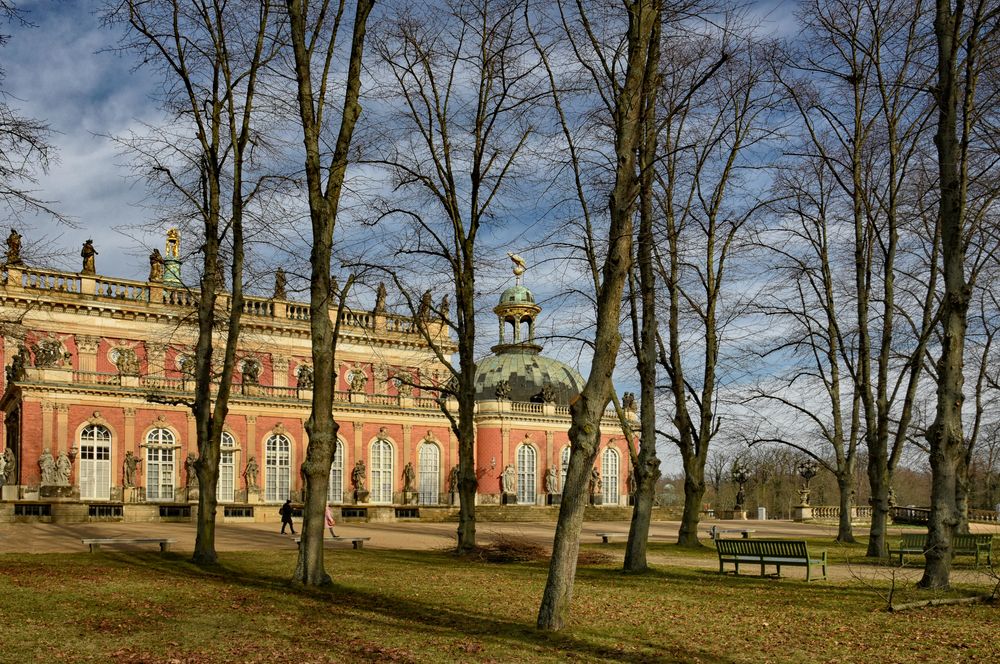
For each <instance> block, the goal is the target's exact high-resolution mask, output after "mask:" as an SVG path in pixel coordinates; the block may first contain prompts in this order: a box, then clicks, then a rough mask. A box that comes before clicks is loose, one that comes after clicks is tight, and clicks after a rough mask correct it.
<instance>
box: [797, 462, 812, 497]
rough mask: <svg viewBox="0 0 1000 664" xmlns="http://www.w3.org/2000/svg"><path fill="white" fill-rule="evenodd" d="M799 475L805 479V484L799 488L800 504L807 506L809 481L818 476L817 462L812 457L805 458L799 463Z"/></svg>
mask: <svg viewBox="0 0 1000 664" xmlns="http://www.w3.org/2000/svg"><path fill="white" fill-rule="evenodd" d="M797 469H798V471H799V477H801V478H802V479H803V480H805V485H804V486H803V487H802V488H801V489H800V490H799V498H801V500H800V502H799V505H800V506H803V507H806V506H808V505H809V481H810V480H812V478H814V477H816V472H817V467H816V462H815V461H813V460H812V459H803V460H802V461H800V462H799V465H798V468H797Z"/></svg>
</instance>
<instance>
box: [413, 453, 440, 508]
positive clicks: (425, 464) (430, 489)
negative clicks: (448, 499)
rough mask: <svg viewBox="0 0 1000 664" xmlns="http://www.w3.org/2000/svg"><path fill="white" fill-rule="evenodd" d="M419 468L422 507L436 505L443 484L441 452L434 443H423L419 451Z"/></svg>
mask: <svg viewBox="0 0 1000 664" xmlns="http://www.w3.org/2000/svg"><path fill="white" fill-rule="evenodd" d="M417 466H418V467H419V469H420V474H419V479H418V480H417V481H418V482H419V483H420V484H419V487H418V488H419V489H420V504H421V505H436V504H437V501H438V489H439V488H440V487H439V485H440V483H441V451H440V450H439V449H438V446H437V445H435V444H434V443H421V444H420V449H418V450H417Z"/></svg>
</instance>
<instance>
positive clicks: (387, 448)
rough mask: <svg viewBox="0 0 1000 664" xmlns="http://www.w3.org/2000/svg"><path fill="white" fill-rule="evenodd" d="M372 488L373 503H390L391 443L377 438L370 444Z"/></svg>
mask: <svg viewBox="0 0 1000 664" xmlns="http://www.w3.org/2000/svg"><path fill="white" fill-rule="evenodd" d="M371 462H372V463H371V466H372V470H371V473H372V486H371V499H372V502H373V503H391V502H392V443H390V442H389V441H388V440H385V439H384V438H377V439H376V440H375V442H374V443H372V455H371Z"/></svg>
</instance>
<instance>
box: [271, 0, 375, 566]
mask: <svg viewBox="0 0 1000 664" xmlns="http://www.w3.org/2000/svg"><path fill="white" fill-rule="evenodd" d="M287 2H288V17H289V26H290V41H291V47H292V52H293V54H294V67H295V68H294V76H295V85H296V93H297V99H298V111H299V120H300V122H301V129H302V142H303V146H304V155H303V164H304V167H305V174H306V190H307V195H308V203H309V218H310V221H311V223H312V250H311V252H310V255H309V263H310V266H311V275H310V280H309V283H310V286H309V327H310V332H311V334H312V339H311V343H312V366H313V371H314V386H313V398H312V411H311V412H310V414H309V419H308V421H307V422H306V432H307V433H308V434H309V445H308V447H307V448H306V458H305V461H303V462H302V477H303V480H304V482H305V507H304V509H303V521H302V542H301V546H300V548H299V558H298V563H297V565H296V568H295V573H294V575H293V578H294V579H295V580H296V581H298V582H300V583H303V584H306V585H322V584H327V583H330V580H331V579H330V575H329V574H327V572H326V569H325V568H324V566H323V530H324V514H325V508H326V496H327V487H328V485H329V482H330V465H331V464H332V463H333V453H334V451H335V449H336V448H335V446H336V444H337V429H338V425H337V422H336V421H335V420H334V418H333V395H334V388H335V384H334V380H335V367H334V356H335V352H336V347H337V332H338V327H339V321H340V317H339V316H335V319H331V308H333V309H334V311H336V310H337V309H338V307H337V306H335V305H334V302H333V298H334V296H335V294H334V293H333V289H332V288H331V286H332V283H331V279H330V260H331V257H332V252H333V231H334V228H335V226H336V223H337V213H338V210H339V206H340V197H341V192H342V191H343V187H344V176H345V173H346V171H347V162H348V156H349V150H350V146H351V138H352V136H353V134H354V127H355V125H356V124H357V121H358V117H359V116H360V115H361V104H360V103H359V102H358V97H359V95H360V90H361V62H362V54H363V52H364V40H365V32H366V27H367V22H368V15H369V14H370V13H371V9H372V6H373V4H374V0H358V2H357V4H356V6H355V10H354V21H353V28H352V29H351V32H350V35H351V41H350V44H349V52H350V55H349V60H348V63H347V71H346V73H345V80H344V85H343V89H344V99H343V109H342V112H341V115H340V128H339V130H338V132H337V136H336V139H335V142H334V143H333V153H332V154H329V152H328V148H327V144H328V142H329V141H330V139H331V137H329V136H328V135H327V132H328V131H329V130H328V126H330V125H331V120H330V118H328V117H327V113H328V111H329V105H330V104H331V103H332V101H331V100H332V95H331V87H332V83H333V81H332V80H331V78H332V76H333V74H334V71H333V68H334V66H335V65H336V60H335V56H336V54H337V52H338V45H339V41H338V38H339V37H340V36H341V30H342V25H341V22H342V20H343V19H344V11H345V1H344V0H340V3H339V4H337V3H333V2H330V0H319V1H317V2H310V0H287ZM342 303H343V300H342V299H341V304H340V306H341V307H342ZM334 320H336V321H337V323H336V325H335V324H334Z"/></svg>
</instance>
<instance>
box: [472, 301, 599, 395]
mask: <svg viewBox="0 0 1000 664" xmlns="http://www.w3.org/2000/svg"><path fill="white" fill-rule="evenodd" d="M525 290H527V289H525ZM504 380H506V381H507V382H508V384H509V385H510V394H509V395H508V396H507V398H508V399H510V400H511V401H540V400H541V394H542V389H543V388H544V387H545V386H546V385H548V386H549V387H551V388H552V393H553V396H554V398H555V402H556V403H557V404H559V405H562V406H566V405H569V402H570V401H571V400H572V399H574V398H576V396H577V395H579V394H580V391H581V390H582V389H583V386H584V380H583V376H581V375H580V372H579V371H577V370H576V369H574V368H572V367H570V366H568V365H566V364H563V363H562V362H560V361H559V360H554V359H552V358H550V357H545V356H544V355H539V354H538V353H537V352H533V351H531V350H529V349H523V350H520V349H517V348H516V347H515V348H510V349H508V350H506V352H499V353H497V354H496V355H491V356H489V357H486V358H484V359H483V360H482V361H481V362H479V365H478V366H477V367H476V400H477V401H479V400H486V399H496V398H497V395H496V388H497V385H498V384H499V383H501V382H502V381H504Z"/></svg>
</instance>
